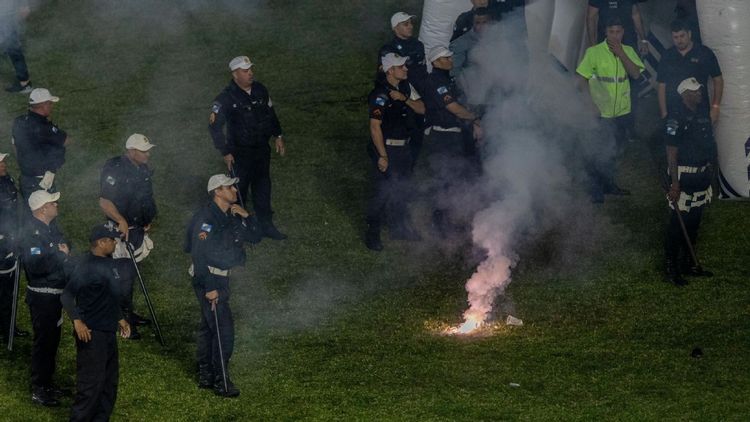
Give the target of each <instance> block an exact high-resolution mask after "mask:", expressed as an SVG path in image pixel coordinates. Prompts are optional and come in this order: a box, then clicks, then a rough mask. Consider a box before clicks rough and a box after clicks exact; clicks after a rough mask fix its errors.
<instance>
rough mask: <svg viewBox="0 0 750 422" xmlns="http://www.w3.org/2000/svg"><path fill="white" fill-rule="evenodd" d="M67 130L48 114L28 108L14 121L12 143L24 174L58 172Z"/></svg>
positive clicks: (63, 152) (62, 158) (40, 174)
mask: <svg viewBox="0 0 750 422" xmlns="http://www.w3.org/2000/svg"><path fill="white" fill-rule="evenodd" d="M66 138H67V134H66V133H65V131H64V130H62V129H60V128H58V127H57V126H55V125H54V124H52V122H50V121H49V120H48V119H47V118H46V117H44V116H42V115H40V114H37V113H34V112H33V111H29V112H28V114H25V115H23V116H19V117H16V119H15V120H14V121H13V143H14V145H15V146H16V152H17V153H18V166H19V167H20V168H21V174H23V175H26V176H42V175H44V173H45V172H47V171H50V172H52V173H54V172H56V171H57V169H59V168H60V167H62V165H63V164H64V163H65V145H64V144H65V139H66Z"/></svg>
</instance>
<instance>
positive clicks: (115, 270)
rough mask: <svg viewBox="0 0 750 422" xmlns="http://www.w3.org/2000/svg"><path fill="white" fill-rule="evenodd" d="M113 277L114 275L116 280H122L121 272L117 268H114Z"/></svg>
mask: <svg viewBox="0 0 750 422" xmlns="http://www.w3.org/2000/svg"><path fill="white" fill-rule="evenodd" d="M112 275H114V276H115V278H116V279H119V278H120V272H119V271H117V268H112Z"/></svg>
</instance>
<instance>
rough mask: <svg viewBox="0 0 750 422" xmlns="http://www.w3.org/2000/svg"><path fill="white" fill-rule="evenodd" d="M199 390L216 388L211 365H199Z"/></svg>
mask: <svg viewBox="0 0 750 422" xmlns="http://www.w3.org/2000/svg"><path fill="white" fill-rule="evenodd" d="M198 388H214V371H213V368H211V364H198Z"/></svg>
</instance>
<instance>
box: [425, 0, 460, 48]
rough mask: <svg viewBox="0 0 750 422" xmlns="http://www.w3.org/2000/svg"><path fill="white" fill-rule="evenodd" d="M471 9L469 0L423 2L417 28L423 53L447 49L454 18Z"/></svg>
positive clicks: (429, 0)
mask: <svg viewBox="0 0 750 422" xmlns="http://www.w3.org/2000/svg"><path fill="white" fill-rule="evenodd" d="M471 7H472V6H471V0H425V2H424V8H423V9H422V23H421V26H420V28H419V40H420V41H422V43H423V44H424V50H425V53H427V52H429V51H430V50H431V49H432V48H433V47H438V46H442V47H448V44H449V43H450V40H451V35H453V24H455V23H456V18H457V17H458V15H460V14H461V13H463V12H465V11H467V10H471Z"/></svg>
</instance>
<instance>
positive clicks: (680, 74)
mask: <svg viewBox="0 0 750 422" xmlns="http://www.w3.org/2000/svg"><path fill="white" fill-rule="evenodd" d="M657 73H658V74H657V76H656V80H657V81H658V82H660V83H664V84H665V89H666V94H667V111H670V110H672V109H675V110H676V109H679V108H680V106H681V105H682V97H680V94H678V93H677V87H678V86H679V85H680V82H682V81H684V80H685V79H687V78H690V77H693V78H695V79H697V80H698V82H700V83H701V85H703V88H701V94H703V99H704V101H702V102H701V104H700V105H699V108H698V111H699V112H700V113H702V114H706V115H708V113H709V110H710V108H711V107H710V104H709V103H708V85H707V83H708V79H709V78H715V77H717V76H721V68H720V67H719V61H718V60H717V59H716V55H715V54H714V52H713V51H711V49H710V48H708V47H706V46H704V45H701V44H693V48H691V49H690V51H688V52H687V54H685V55H684V56H683V55H682V54H680V52H679V51H677V47H672V48H670V49H669V50H667V51H666V52H665V53H664V54H663V55H662V56H661V61H660V62H659V70H658V72H657Z"/></svg>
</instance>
